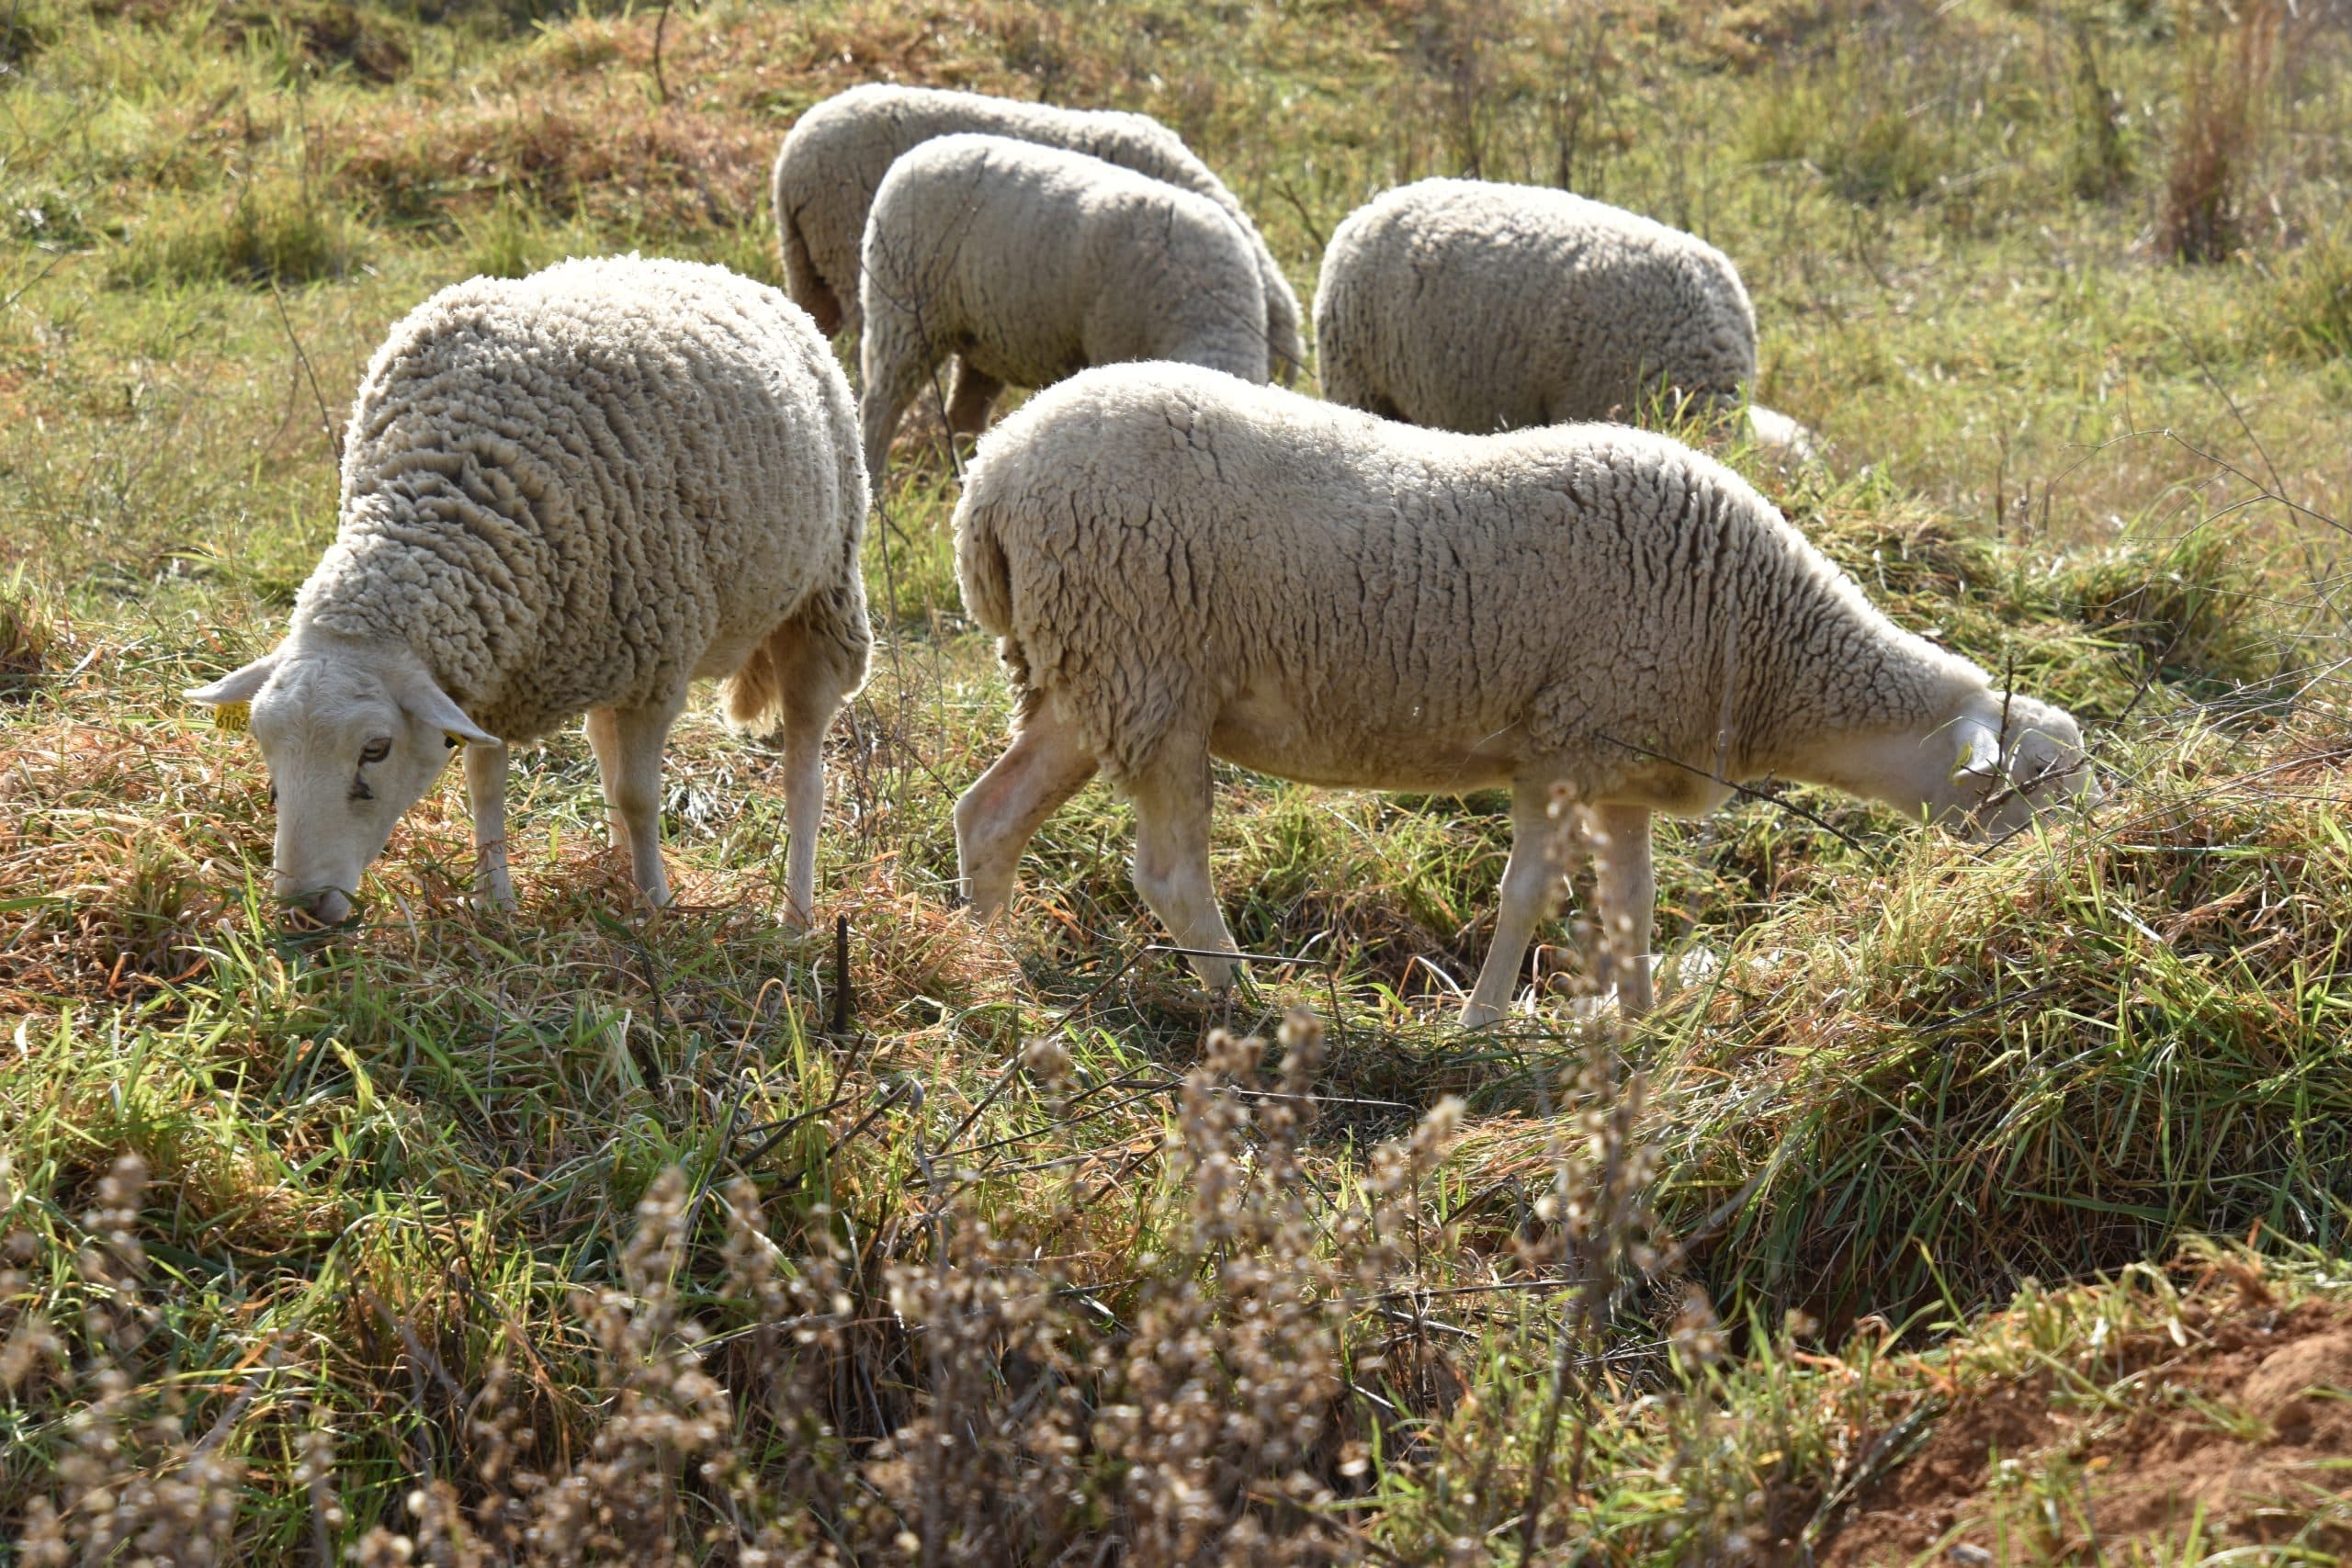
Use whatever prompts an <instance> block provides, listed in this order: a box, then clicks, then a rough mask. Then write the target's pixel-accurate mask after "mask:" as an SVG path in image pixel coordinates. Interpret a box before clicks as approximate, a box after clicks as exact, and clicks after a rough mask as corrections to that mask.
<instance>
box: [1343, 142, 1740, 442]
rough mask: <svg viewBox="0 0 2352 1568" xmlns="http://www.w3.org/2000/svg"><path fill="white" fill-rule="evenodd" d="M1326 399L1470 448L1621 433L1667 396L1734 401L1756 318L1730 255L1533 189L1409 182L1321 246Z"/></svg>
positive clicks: (1636, 219)
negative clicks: (1580, 427) (1460, 435)
mask: <svg viewBox="0 0 2352 1568" xmlns="http://www.w3.org/2000/svg"><path fill="white" fill-rule="evenodd" d="M1315 342H1316V353H1317V366H1318V370H1319V374H1320V375H1321V377H1322V382H1323V392H1324V395H1325V396H1326V397H1328V398H1329V399H1331V400H1333V401H1334V402H1340V403H1345V404H1347V405H1348V406H1349V407H1351V408H1360V409H1367V410H1370V411H1372V412H1375V413H1380V414H1384V415H1386V416H1387V417H1389V418H1392V419H1402V420H1407V421H1409V422H1410V423H1415V424H1424V425H1430V426H1433V427H1435V428H1438V429H1442V430H1459V431H1465V432H1469V433H1472V434H1481V433H1486V432H1490V431H1497V430H1517V429H1521V428H1523V427H1525V426H1528V425H1533V424H1560V423H1567V422H1569V421H1573V420H1599V419H1631V418H1633V417H1634V415H1635V414H1636V413H1638V412H1641V411H1642V409H1643V407H1644V405H1645V403H1646V402H1647V401H1648V400H1650V399H1652V398H1655V397H1657V396H1658V395H1659V394H1660V393H1662V392H1664V391H1665V390H1667V389H1676V390H1679V391H1680V392H1681V393H1683V394H1685V395H1687V396H1690V397H1692V398H1695V399H1697V400H1699V401H1700V402H1701V403H1702V405H1713V406H1725V405H1729V404H1733V403H1736V401H1737V400H1738V399H1739V398H1740V396H1741V395H1742V393H1743V391H1744V390H1745V389H1747V387H1748V386H1749V385H1750V384H1751V383H1753V382H1754V380H1755V378H1756V312H1755V310H1754V309H1753V308H1752V307H1751V306H1750V305H1749V303H1748V299H1747V288H1745V287H1744V286H1743V285H1742V284H1741V283H1740V280H1739V273H1738V271H1737V269H1736V268H1735V267H1734V266H1733V265H1732V264H1731V261H1730V259H1729V258H1728V257H1726V256H1725V255H1724V254H1723V253H1722V252H1721V251H1718V250H1716V249H1715V248H1714V247H1713V245H1710V244H1708V243H1705V242H1704V241H1702V240H1700V239H1698V238H1696V237H1695V236H1693V235H1690V234H1686V233H1683V232H1682V231H1679V230H1677V229H1669V228H1668V227H1667V226H1666V225H1665V224H1663V223H1657V222H1654V221H1652V220H1649V219H1647V218H1643V217H1640V216H1638V215H1637V214H1634V213H1631V212H1627V211H1624V210H1623V209H1620V208H1615V207H1611V206H1608V205H1606V204H1604V203H1601V202H1598V201H1593V200H1589V199H1588V198H1586V197H1580V196H1572V195H1570V194H1568V193H1567V192H1566V191H1557V190H1548V189H1544V188H1542V187H1539V186H1515V185H1499V184H1496V183H1493V182H1490V181H1484V180H1450V179H1437V180H1422V181H1419V183H1417V184H1414V185H1408V186H1398V187H1397V189H1394V190H1391V191H1387V192H1385V193H1384V194H1382V195H1381V196H1380V197H1377V198H1375V199H1374V200H1373V201H1371V202H1369V203H1367V204H1366V205H1364V206H1363V207H1361V208H1359V209H1356V210H1355V211H1354V212H1352V213H1351V214H1349V215H1348V217H1347V218H1346V219H1345V220H1343V221H1342V222H1341V223H1340V226H1339V228H1338V229H1337V230H1335V231H1333V232H1332V235H1331V243H1330V245H1329V247H1328V248H1327V249H1326V250H1325V251H1324V253H1323V273H1322V277H1321V279H1320V281H1319V282H1318V283H1317V288H1316V295H1315Z"/></svg>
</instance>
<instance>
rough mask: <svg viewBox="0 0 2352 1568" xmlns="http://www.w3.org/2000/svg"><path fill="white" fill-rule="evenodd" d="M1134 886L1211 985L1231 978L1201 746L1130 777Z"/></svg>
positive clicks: (1230, 945) (1229, 938) (1232, 948)
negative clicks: (1213, 873)
mask: <svg viewBox="0 0 2352 1568" xmlns="http://www.w3.org/2000/svg"><path fill="white" fill-rule="evenodd" d="M1134 783H1135V790H1134V794H1135V803H1136V859H1135V880H1136V892H1138V893H1140V894H1142V895H1143V901H1144V902H1145V903H1147V904H1148V905H1150V906H1151V912H1152V913H1153V914H1155V915H1158V916H1159V923H1160V924H1161V925H1164V926H1166V927H1167V928H1168V934H1169V935H1170V936H1172V937H1174V938H1175V939H1176V945H1177V946H1179V947H1182V948H1186V949H1188V950H1190V952H1189V954H1188V956H1190V957H1191V958H1192V961H1193V968H1194V969H1196V970H1198V971H1199V972H1200V976H1201V979H1202V981H1203V982H1204V983H1205V984H1206V985H1207V986H1208V987H1209V988H1210V989H1212V990H1219V991H1221V990H1224V989H1226V988H1227V987H1229V986H1231V985H1232V984H1233V978H1234V974H1235V965H1234V962H1233V960H1232V959H1230V958H1212V957H1204V956H1202V954H1204V953H1238V952H1239V951H1240V949H1239V948H1238V947H1237V946H1236V945H1235V944H1234V941H1233V933H1232V932H1231V931H1227V929H1226V924H1225V913H1224V911H1223V910H1221V909H1219V908H1217V906H1216V885H1215V884H1214V883H1212V882H1211V881H1210V880H1209V804H1210V798H1211V795H1210V789H1209V770H1208V755H1207V753H1206V752H1205V751H1203V752H1199V753H1196V754H1195V755H1194V756H1193V757H1190V758H1187V759H1186V760H1185V761H1182V762H1180V763H1177V764H1175V765H1174V766H1172V767H1165V768H1159V769H1155V770H1153V771H1152V772H1151V773H1148V774H1145V775H1143V776H1141V777H1139V778H1137V779H1136V780H1135V781H1134Z"/></svg>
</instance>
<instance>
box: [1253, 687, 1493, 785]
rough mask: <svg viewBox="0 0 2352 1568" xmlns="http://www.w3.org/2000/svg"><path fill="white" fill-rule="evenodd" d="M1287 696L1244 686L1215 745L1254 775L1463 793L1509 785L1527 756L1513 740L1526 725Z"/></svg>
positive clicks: (1302, 781) (1311, 782) (1335, 783)
mask: <svg viewBox="0 0 2352 1568" xmlns="http://www.w3.org/2000/svg"><path fill="white" fill-rule="evenodd" d="M1311 708H1312V711H1311V714H1309V713H1302V712H1301V711H1300V707H1299V705H1297V704H1295V702H1294V701H1293V700H1292V698H1291V696H1290V695H1289V694H1285V693H1282V692H1277V691H1271V690H1268V689H1267V688H1265V687H1263V686H1253V687H1250V688H1246V689H1244V690H1243V691H1242V692H1240V693H1239V694H1237V695H1236V696H1234V697H1233V698H1232V699H1231V700H1229V701H1227V703H1225V704H1224V705H1222V706H1221V707H1220V708H1219V709H1218V711H1217V716H1216V723H1215V724H1214V726H1212V728H1210V731H1209V750H1210V752H1211V753H1212V754H1213V755H1215V756H1217V757H1219V758H1222V759H1223V760H1224V761H1228V762H1232V763H1235V764H1237V765H1238V766H1240V767H1244V768H1248V769H1250V771H1251V772H1253V773H1269V774H1272V776H1274V777H1275V778H1283V779H1293V780H1295V781H1297V782H1298V783H1300V784H1321V785H1325V786H1328V787H1330V788H1336V789H1384V790H1404V791H1409V792H1411V793H1414V794H1421V795H1464V794H1467V793H1469V792H1470V791H1472V790H1480V789H1497V788H1500V787H1503V786H1505V785H1507V784H1510V780H1511V775H1512V773H1514V772H1515V771H1517V769H1518V767H1519V766H1520V764H1521V761H1523V759H1522V758H1521V756H1520V754H1519V752H1518V750H1517V749H1516V748H1515V747H1513V746H1511V745H1510V741H1511V740H1512V739H1514V738H1516V737H1518V736H1520V735H1521V734H1523V731H1522V730H1521V729H1520V728H1519V727H1518V726H1516V725H1513V726H1511V727H1510V728H1506V729H1504V730H1503V731H1501V732H1500V733H1498V734H1462V735H1455V734H1448V733H1445V732H1444V729H1443V728H1441V726H1442V720H1441V718H1440V716H1434V715H1431V714H1429V713H1427V712H1425V711H1421V712H1408V713H1404V714H1399V715H1397V717H1396V722H1394V723H1380V722H1377V721H1369V722H1368V720H1370V716H1367V715H1365V714H1364V713H1363V706H1362V704H1361V703H1360V702H1354V701H1341V702H1339V703H1333V704H1329V705H1325V704H1322V703H1317V704H1314V705H1311Z"/></svg>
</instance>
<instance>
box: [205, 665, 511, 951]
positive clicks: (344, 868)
mask: <svg viewBox="0 0 2352 1568" xmlns="http://www.w3.org/2000/svg"><path fill="white" fill-rule="evenodd" d="M187 698H188V700H189V701H190V702H196V703H203V704H207V705H210V706H212V707H214V708H216V709H224V708H229V705H234V704H240V703H243V704H250V705H251V708H250V713H251V716H250V719H249V720H248V722H249V724H250V726H251V728H252V730H253V735H254V740H255V741H256V742H258V743H259V745H260V747H261V751H262V758H263V761H265V762H266V764H267V765H268V768H269V776H270V797H271V799H272V800H273V801H274V802H275V803H276V804H277V843H276V846H275V850H274V852H273V855H272V867H271V878H270V882H271V887H272V890H273V891H275V892H276V893H277V896H278V897H280V898H282V899H285V900H287V901H288V902H289V903H293V904H297V905H300V906H302V907H305V908H309V909H310V911H311V913H312V914H314V915H316V916H317V917H318V918H319V919H322V920H327V921H335V920H340V919H343V918H344V917H345V915H347V914H349V913H350V912H351V905H352V900H353V898H354V897H356V893H357V890H358V887H359V874H360V873H361V872H362V871H364V870H365V869H366V868H367V866H368V863H369V862H370V861H373V860H374V859H375V858H376V857H377V856H378V855H379V854H381V853H382V852H383V849H384V845H385V844H386V843H387V842H388V841H389V840H390V838H391V836H392V828H393V825H394V824H396V823H397V822H399V821H400V819H401V815H402V814H403V813H405V812H406V811H407V810H408V808H409V807H412V806H413V805H415V804H416V802H417V801H418V800H419V799H420V798H421V797H422V796H423V795H424V792H425V790H426V789H428V788H429V787H431V785H432V784H433V781H434V780H435V778H436V777H438V776H439V774H440V773H441V770H442V769H443V768H444V767H445V766H447V763H448V761H449V756H450V753H451V751H452V750H454V749H455V748H457V747H458V746H459V745H475V746H495V745H498V744H499V740H498V738H497V737H496V736H494V735H492V734H490V733H489V732H488V731H486V730H484V729H483V728H481V727H480V726H479V725H477V724H475V723H474V722H473V720H471V719H470V718H468V717H467V716H466V715H465V712H464V710H462V709H461V708H459V707H458V705H457V703H456V702H454V701H452V700H451V698H450V697H449V694H447V693H446V692H444V691H443V690H442V689H441V687H440V684H439V682H436V681H435V679H434V677H433V673H432V671H430V670H428V669H426V667H425V664H424V660H422V659H420V658H418V657H417V655H416V653H415V651H414V650H413V649H410V648H408V647H407V646H405V645H402V644H371V643H361V642H356V641H348V640H340V639H325V638H304V639H301V640H300V641H299V642H298V641H296V640H294V639H289V640H288V641H287V642H286V643H284V644H281V645H280V646H279V647H278V648H277V649H276V650H275V651H273V652H270V653H268V654H266V655H264V656H263V657H261V658H259V659H256V660H254V661H253V662H252V663H251V664H248V665H246V666H245V667H244V668H243V669H242V670H239V671H235V672H234V673H232V674H230V675H226V676H223V677H222V678H221V679H220V680H218V681H215V682H213V683H212V684H210V685H209V686H199V687H198V688H196V689H195V690H194V691H191V692H189V693H188V694H187ZM230 711H236V710H234V709H232V708H231V709H230Z"/></svg>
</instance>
